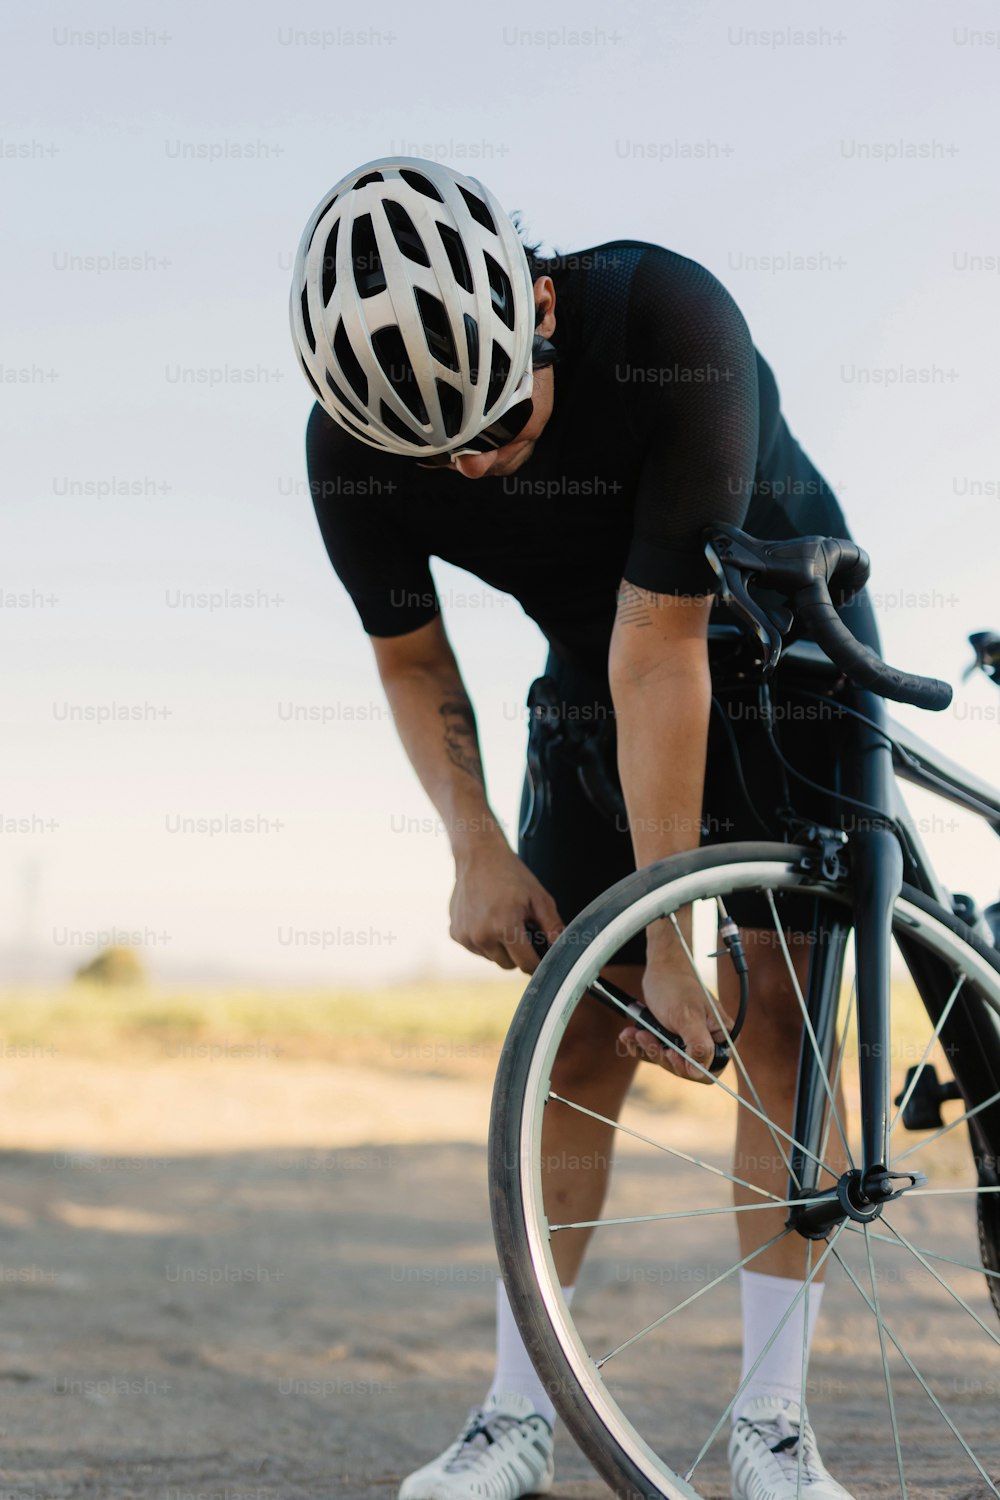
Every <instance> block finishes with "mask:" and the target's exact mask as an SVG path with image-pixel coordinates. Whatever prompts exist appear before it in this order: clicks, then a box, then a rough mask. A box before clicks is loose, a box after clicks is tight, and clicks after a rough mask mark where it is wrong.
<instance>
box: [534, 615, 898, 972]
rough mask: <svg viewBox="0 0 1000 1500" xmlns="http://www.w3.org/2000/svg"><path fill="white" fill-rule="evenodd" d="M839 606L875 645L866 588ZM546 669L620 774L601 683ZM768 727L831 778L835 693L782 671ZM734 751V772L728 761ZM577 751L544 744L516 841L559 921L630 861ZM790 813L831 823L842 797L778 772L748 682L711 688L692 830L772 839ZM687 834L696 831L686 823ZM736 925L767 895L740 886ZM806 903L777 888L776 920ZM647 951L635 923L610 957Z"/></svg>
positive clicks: (716, 836)
mask: <svg viewBox="0 0 1000 1500" xmlns="http://www.w3.org/2000/svg"><path fill="white" fill-rule="evenodd" d="M840 613H841V616H842V618H843V619H844V620H845V622H846V623H848V624H849V626H850V628H851V630H852V631H853V633H854V634H855V635H856V636H857V637H858V639H859V640H862V641H864V642H865V643H866V644H867V645H869V646H871V647H872V648H873V649H874V650H875V651H879V650H880V645H879V637H878V629H877V627H876V624H875V617H874V613H873V611H872V607H871V603H870V601H869V599H868V597H867V595H866V594H864V593H863V592H862V593H860V594H858V595H857V596H856V597H855V598H854V599H853V600H851V602H850V603H849V604H847V605H845V606H844V607H843V608H842V609H841V611H840ZM545 670H546V674H547V675H548V676H551V677H552V678H553V679H554V680H555V682H556V685H557V689H558V696H559V700H560V706H561V709H562V712H563V714H564V715H566V716H567V717H568V718H569V719H570V720H571V721H574V722H576V723H577V724H585V723H593V725H594V726H595V727H599V726H601V725H604V726H606V728H605V731H604V739H603V749H604V752H605V754H606V756H607V758H608V763H609V765H610V767H611V770H612V774H613V776H614V777H615V778H616V780H617V772H616V770H615V769H614V764H615V744H614V707H613V704H612V701H611V695H610V691H609V689H608V687H607V685H606V684H600V683H597V682H596V680H595V679H594V678H593V677H591V676H590V675H589V674H586V673H583V672H581V671H580V670H579V669H578V668H576V667H575V666H572V665H570V664H569V663H568V662H566V661H565V660H563V659H562V658H560V657H559V656H557V655H556V654H555V652H553V653H551V654H550V656H549V660H548V663H547V665H546V669H545ZM771 696H772V704H773V718H772V723H773V729H774V735H775V739H776V741H777V743H778V745H779V748H780V750H781V753H782V755H783V756H784V758H785V760H787V761H788V763H789V764H790V765H791V766H793V767H796V768H798V769H800V770H801V771H802V772H803V773H804V774H805V775H806V776H808V778H809V779H810V780H811V781H813V782H816V783H818V784H819V786H821V787H828V786H830V784H831V782H832V780H833V779H834V771H835V766H836V758H837V751H838V746H839V743H840V737H841V734H842V732H843V727H844V724H845V716H844V715H842V714H840V713H839V712H838V710H837V706H836V704H833V703H831V702H829V701H828V700H824V701H823V702H822V703H820V702H817V701H816V700H815V699H812V698H808V697H806V696H805V695H804V694H800V693H798V692H795V691H792V690H789V691H783V689H782V687H781V682H780V675H779V677H778V679H776V680H775V681H774V683H773V685H772V689H771ZM734 749H735V751H738V754H739V760H740V765H741V767H742V774H743V783H744V784H745V789H744V786H741V783H740V777H739V775H738V774H737V770H736V766H735V764H734ZM578 764H579V761H578V757H577V756H576V755H575V754H574V752H573V750H572V748H570V747H569V746H568V745H566V744H565V743H564V744H561V745H557V746H555V747H554V748H553V750H552V751H551V755H550V759H549V775H548V778H547V795H546V797H545V799H544V810H543V812H542V816H541V818H540V820H538V822H537V826H536V828H535V829H534V831H533V832H532V833H531V834H530V835H528V836H527V837H525V836H522V837H521V838H520V839H519V844H518V852H519V854H520V856H521V858H522V859H523V860H524V862H525V864H526V865H527V866H528V868H529V869H530V870H532V871H533V872H534V874H535V875H537V876H538V879H539V880H540V881H541V883H542V884H543V885H544V886H545V888H546V890H547V891H548V892H549V894H550V895H551V896H552V898H553V900H554V901H555V903H556V906H557V907H558V909H559V914H560V916H561V917H562V919H563V921H564V922H570V921H571V920H572V919H573V918H574V917H575V916H576V915H577V914H578V913H579V912H580V911H582V910H583V908H584V907H585V906H587V905H589V903H590V902H591V901H593V900H594V899H595V897H597V896H599V895H600V894H601V892H602V891H605V890H606V889H607V888H608V886H610V885H613V884H614V883H615V882H616V881H618V880H621V879H622V878H623V877H624V876H625V875H630V874H631V873H632V872H633V871H634V870H635V860H634V857H633V851H632V841H631V835H630V832H629V826H628V821H627V819H626V818H625V817H624V816H623V815H618V816H616V817H610V818H609V817H608V816H606V815H605V814H603V813H601V812H600V811H598V809H597V808H596V807H595V805H594V803H593V802H592V801H591V799H590V798H589V797H588V796H587V794H586V792H585V791H584V789H583V787H582V786H581V784H580V779H579V775H578ZM529 803H530V787H529V783H528V779H527V777H526V778H525V786H524V792H523V795H522V802H521V820H522V826H523V823H524V819H525V815H526V811H527V808H528V806H529ZM789 804H790V805H791V808H792V809H793V810H794V814H795V815H797V816H799V817H801V818H803V819H805V820H809V821H814V822H819V823H823V824H827V825H831V826H836V825H837V824H838V823H839V822H840V821H841V815H842V810H843V807H842V804H839V803H838V802H837V800H836V799H835V798H832V797H828V796H824V795H822V794H821V793H820V792H818V791H815V790H813V789H812V788H810V787H808V786H806V785H805V784H804V783H803V782H800V781H798V780H796V778H795V777H794V776H792V775H790V774H789V773H788V772H787V771H783V769H782V767H781V765H780V762H779V761H778V759H777V757H776V756H775V754H774V751H773V749H772V747H771V743H770V740H769V738H768V734H767V729H766V726H765V724H764V722H763V719H762V717H761V715H760V712H759V709H758V688H757V685H756V684H755V683H750V684H748V685H741V686H739V687H736V688H725V689H721V688H719V689H716V691H715V692H714V694H713V699H712V713H711V720H710V726H709V738H708V754H707V759H706V767H705V794H704V801H703V804H702V819H701V830H700V840H698V839H695V838H694V837H692V839H691V846H692V847H693V846H694V844H695V843H696V842H699V841H700V843H701V844H703V845H705V844H728V843H732V842H734V841H738V840H746V839H751V840H756V841H758V842H759V841H760V840H767V841H769V842H770V841H777V842H781V841H783V840H785V839H787V837H788V825H787V823H785V822H783V821H782V818H781V816H780V815H779V810H780V809H782V808H787V807H788V805H789ZM691 832H692V835H693V834H694V833H695V830H691ZM727 905H728V907H729V909H730V912H731V914H732V916H733V917H734V918H735V920H736V921H737V922H738V923H739V924H740V926H742V927H770V926H772V918H771V915H770V909H769V907H768V905H767V901H766V898H764V897H763V896H759V895H756V894H749V893H747V894H743V895H741V896H739V897H734V898H733V899H732V900H730V901H729V902H728V903H727ZM812 906H813V903H812V901H811V900H810V899H809V898H805V897H794V896H785V897H783V898H781V902H780V907H779V909H780V911H781V917H782V922H783V925H784V926H785V927H786V928H787V929H789V930H791V931H793V932H796V931H802V932H806V931H808V930H809V928H810V925H811V923H810V913H811V911H812ZM644 957H645V935H644V934H643V933H639V934H638V935H637V937H635V938H633V939H632V940H631V941H630V942H629V943H627V944H626V945H625V947H624V948H623V949H622V950H621V952H620V953H619V954H618V955H617V959H616V961H617V962H619V963H638V964H641V963H642V962H643V961H644Z"/></svg>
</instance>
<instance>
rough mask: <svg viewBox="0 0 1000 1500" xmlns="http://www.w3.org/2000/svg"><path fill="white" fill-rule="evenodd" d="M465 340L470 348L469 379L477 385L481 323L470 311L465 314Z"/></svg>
mask: <svg viewBox="0 0 1000 1500" xmlns="http://www.w3.org/2000/svg"><path fill="white" fill-rule="evenodd" d="M465 342H466V344H467V345H468V349H469V380H470V381H471V382H472V384H473V385H475V384H476V382H477V381H478V379H479V324H478V323H477V322H476V320H475V318H472V317H470V316H469V314H468V313H466V314H465Z"/></svg>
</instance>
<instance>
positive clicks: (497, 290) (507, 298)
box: [484, 255, 514, 328]
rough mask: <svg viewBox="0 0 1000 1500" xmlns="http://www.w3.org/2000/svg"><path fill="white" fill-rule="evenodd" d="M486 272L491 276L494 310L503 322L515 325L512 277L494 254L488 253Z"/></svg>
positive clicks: (509, 326) (511, 325) (509, 325)
mask: <svg viewBox="0 0 1000 1500" xmlns="http://www.w3.org/2000/svg"><path fill="white" fill-rule="evenodd" d="M484 258H485V261H486V273H487V275H488V276H489V278H490V294H491V296H492V299H493V311H494V312H495V313H496V315H497V317H498V318H499V319H500V321H501V322H502V323H505V324H506V325H507V327H508V328H513V327H514V288H513V287H512V286H511V284H510V277H509V276H508V275H507V272H506V271H505V270H504V268H503V266H501V265H499V264H498V262H497V261H495V260H494V259H493V257H492V255H486V256H485V257H484Z"/></svg>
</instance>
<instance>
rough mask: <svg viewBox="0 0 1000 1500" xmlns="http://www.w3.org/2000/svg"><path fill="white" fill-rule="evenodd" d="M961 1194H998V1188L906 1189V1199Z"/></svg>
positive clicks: (999, 1189)
mask: <svg viewBox="0 0 1000 1500" xmlns="http://www.w3.org/2000/svg"><path fill="white" fill-rule="evenodd" d="M962 1193H1000V1187H960V1188H923V1187H918V1188H908V1189H907V1191H906V1193H905V1195H904V1196H905V1197H907V1198H950V1197H955V1196H957V1195H960V1194H962Z"/></svg>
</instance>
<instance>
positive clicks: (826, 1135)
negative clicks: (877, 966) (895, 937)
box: [819, 974, 858, 1157]
mask: <svg viewBox="0 0 1000 1500" xmlns="http://www.w3.org/2000/svg"><path fill="white" fill-rule="evenodd" d="M857 998H858V976H857V974H855V976H854V978H853V979H852V980H851V993H850V995H849V996H848V999H847V1006H846V1008H845V1011H844V1023H843V1027H842V1029H841V1033H840V1046H839V1047H838V1048H837V1065H836V1067H835V1068H834V1070H833V1081H832V1088H833V1092H834V1094H836V1092H837V1085H838V1083H839V1082H840V1073H841V1069H842V1068H843V1065H844V1055H845V1053H846V1052H847V1037H848V1033H849V1031H850V1029H851V1015H852V1013H853V1011H854V1006H855V1004H856V1002H857ZM832 1124H833V1115H832V1114H831V1113H827V1117H826V1119H825V1121H824V1122H823V1139H822V1141H821V1142H820V1148H819V1154H820V1156H822V1157H825V1156H826V1148H827V1144H828V1142H829V1140H830V1126H831V1125H832Z"/></svg>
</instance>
